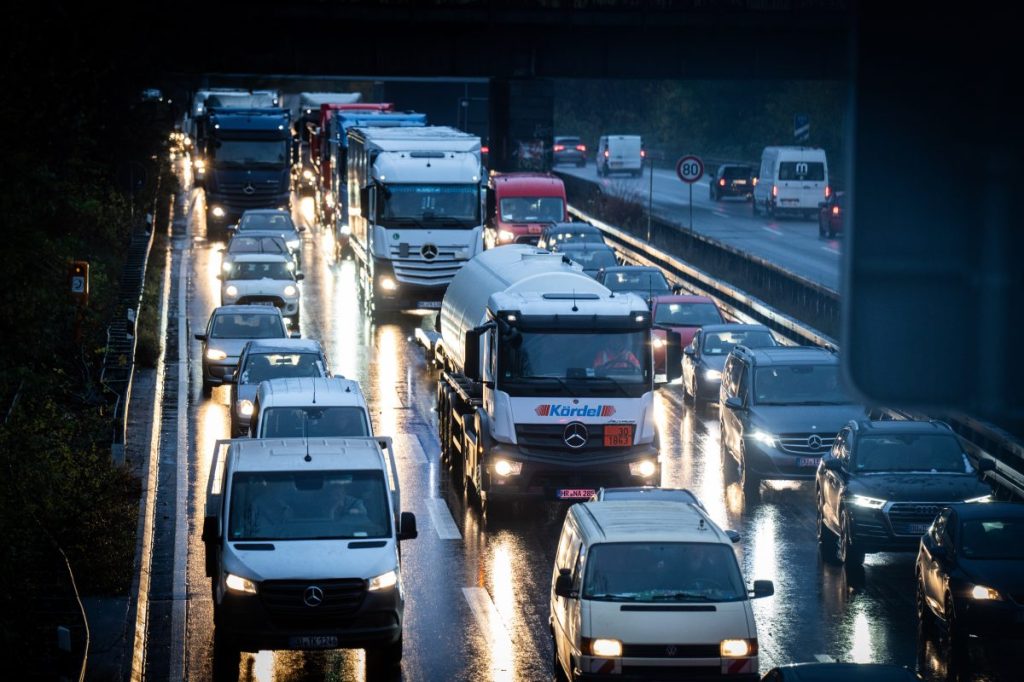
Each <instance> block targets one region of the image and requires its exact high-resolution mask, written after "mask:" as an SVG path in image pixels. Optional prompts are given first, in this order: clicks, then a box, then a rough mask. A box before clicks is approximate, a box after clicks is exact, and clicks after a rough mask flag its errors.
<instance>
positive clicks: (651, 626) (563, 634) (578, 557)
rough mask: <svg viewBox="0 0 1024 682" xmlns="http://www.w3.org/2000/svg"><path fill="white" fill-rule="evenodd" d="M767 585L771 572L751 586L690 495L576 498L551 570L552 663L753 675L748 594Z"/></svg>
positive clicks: (671, 673) (611, 671) (568, 669)
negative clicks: (674, 499) (578, 501)
mask: <svg viewBox="0 0 1024 682" xmlns="http://www.w3.org/2000/svg"><path fill="white" fill-rule="evenodd" d="M772 594H774V586H773V585H772V583H771V581H768V580H757V581H755V582H754V589H753V590H748V589H747V586H746V584H745V583H744V581H743V576H742V574H741V573H740V567H739V564H738V563H737V561H736V554H735V552H734V551H733V548H732V542H731V541H730V539H729V537H728V536H727V535H726V534H725V533H724V532H723V531H722V530H721V529H720V528H718V526H716V525H715V523H714V522H713V521H712V520H711V518H710V517H709V516H708V515H707V514H706V513H705V512H704V511H703V510H702V509H700V507H698V506H696V505H694V504H687V503H683V502H672V501H664V500H642V501H639V500H622V501H601V502H586V503H583V504H576V505H573V506H572V507H570V508H569V511H568V513H567V514H566V517H565V523H564V525H563V526H562V534H561V537H560V539H559V542H558V550H557V553H556V555H555V567H554V572H553V574H552V579H551V615H550V625H551V634H552V637H553V645H554V657H555V660H554V667H555V670H559V669H560V670H561V671H564V677H566V678H568V679H570V680H576V679H579V678H581V677H583V678H586V679H605V678H604V676H605V675H608V676H609V677H608V679H623V678H627V677H628V678H629V679H634V678H639V677H657V678H659V679H660V675H664V676H667V677H671V678H672V679H677V678H679V679H682V678H686V679H689V678H690V677H693V678H694V679H696V678H697V677H700V678H701V679H705V678H707V679H710V678H711V677H714V678H715V679H722V680H735V681H737V682H738V681H741V680H742V681H743V682H756V680H758V679H759V678H758V674H757V669H758V659H757V629H756V626H755V624H754V613H753V611H752V609H751V608H750V600H751V598H752V597H753V598H757V597H767V596H770V595H772ZM685 669H689V670H685ZM612 675H614V676H615V677H614V678H613V677H611V676H612Z"/></svg>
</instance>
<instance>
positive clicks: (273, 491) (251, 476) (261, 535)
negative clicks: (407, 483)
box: [228, 471, 391, 542]
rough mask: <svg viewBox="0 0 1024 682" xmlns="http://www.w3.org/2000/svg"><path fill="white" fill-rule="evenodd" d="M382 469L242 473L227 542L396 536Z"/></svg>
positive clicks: (235, 485) (235, 484) (234, 485)
mask: <svg viewBox="0 0 1024 682" xmlns="http://www.w3.org/2000/svg"><path fill="white" fill-rule="evenodd" d="M387 494H388V493H387V490H386V489H385V487H384V476H383V475H382V474H381V472H380V471H274V472H248V471H246V472H239V473H236V474H235V475H234V476H232V477H231V489H230V495H231V502H230V512H229V516H228V539H229V540H231V541H232V542H234V541H239V540H335V539H337V540H341V539H349V538H386V537H389V536H390V535H391V522H390V518H391V517H390V515H389V513H388V498H387Z"/></svg>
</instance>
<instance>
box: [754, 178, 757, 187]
mask: <svg viewBox="0 0 1024 682" xmlns="http://www.w3.org/2000/svg"><path fill="white" fill-rule="evenodd" d="M754 187H757V178H754Z"/></svg>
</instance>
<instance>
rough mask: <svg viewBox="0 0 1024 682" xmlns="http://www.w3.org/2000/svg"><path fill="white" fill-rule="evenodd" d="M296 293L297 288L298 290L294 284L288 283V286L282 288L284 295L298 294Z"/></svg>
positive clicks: (297, 291)
mask: <svg viewBox="0 0 1024 682" xmlns="http://www.w3.org/2000/svg"><path fill="white" fill-rule="evenodd" d="M298 293H299V290H298V289H296V288H295V286H294V285H292V284H289V285H288V286H286V287H285V288H284V295H285V296H289V297H290V296H295V295H296V294H298Z"/></svg>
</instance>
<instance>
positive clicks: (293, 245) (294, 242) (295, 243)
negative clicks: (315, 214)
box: [287, 239, 300, 251]
mask: <svg viewBox="0 0 1024 682" xmlns="http://www.w3.org/2000/svg"><path fill="white" fill-rule="evenodd" d="M287 243H288V248H289V249H291V250H292V251H295V250H297V249H298V248H299V243H300V242H299V240H298V239H289V240H288V242H287Z"/></svg>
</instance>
